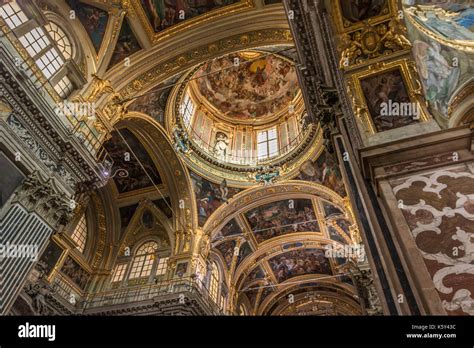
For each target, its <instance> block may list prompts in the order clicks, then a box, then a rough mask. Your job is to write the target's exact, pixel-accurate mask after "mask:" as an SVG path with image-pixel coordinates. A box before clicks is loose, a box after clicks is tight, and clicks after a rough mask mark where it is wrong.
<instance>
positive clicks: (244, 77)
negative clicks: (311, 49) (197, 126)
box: [195, 52, 298, 120]
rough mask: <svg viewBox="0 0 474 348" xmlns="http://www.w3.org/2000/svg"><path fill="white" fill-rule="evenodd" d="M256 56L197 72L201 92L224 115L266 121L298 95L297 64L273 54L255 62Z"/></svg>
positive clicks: (220, 61) (227, 58)
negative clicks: (267, 117) (236, 64)
mask: <svg viewBox="0 0 474 348" xmlns="http://www.w3.org/2000/svg"><path fill="white" fill-rule="evenodd" d="M255 54H256V53H253V52H251V53H245V52H244V53H238V54H230V55H227V56H225V57H222V58H219V59H215V60H213V61H211V62H208V63H206V64H205V65H204V66H203V67H202V68H201V69H200V70H199V71H198V72H197V73H196V75H195V76H196V77H197V78H199V79H198V80H197V84H198V88H199V91H200V93H201V94H202V95H203V96H204V97H205V98H206V99H207V100H208V101H209V102H211V103H212V104H213V105H214V106H215V107H216V108H217V109H218V110H220V112H221V113H222V114H223V115H225V116H228V117H232V118H234V119H236V120H248V119H252V118H263V117H265V116H269V115H272V114H274V113H276V112H278V111H281V110H282V109H283V108H284V107H287V106H288V105H289V104H290V102H291V101H292V100H293V99H294V97H295V96H296V93H297V91H298V79H297V77H296V70H295V67H294V65H293V64H292V63H290V62H288V61H286V60H283V59H282V58H279V57H277V56H275V55H272V54H270V55H267V56H263V57H262V58H261V59H257V60H255V59H256V58H255V57H254V55H255ZM257 57H258V56H257ZM250 60H253V61H251V62H249V63H246V62H247V61H250ZM236 61H238V62H239V65H238V66H237V67H236V66H235V62H236ZM223 69H224V70H223ZM221 70H223V71H222V72H220V71H221ZM204 75H206V76H204ZM229 101H232V102H229Z"/></svg>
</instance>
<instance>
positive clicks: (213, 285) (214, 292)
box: [209, 262, 219, 303]
mask: <svg viewBox="0 0 474 348" xmlns="http://www.w3.org/2000/svg"><path fill="white" fill-rule="evenodd" d="M209 295H210V296H211V299H212V300H213V301H214V302H215V303H217V299H218V295H219V269H218V268H217V265H216V263H215V262H214V263H213V264H212V269H211V281H210V283H209Z"/></svg>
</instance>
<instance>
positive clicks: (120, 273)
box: [112, 263, 127, 283]
mask: <svg viewBox="0 0 474 348" xmlns="http://www.w3.org/2000/svg"><path fill="white" fill-rule="evenodd" d="M126 270H127V264H126V263H120V264H118V265H117V266H115V269H114V273H113V274H112V283H115V282H121V281H122V280H123V278H124V276H125V271H126Z"/></svg>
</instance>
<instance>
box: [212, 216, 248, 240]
mask: <svg viewBox="0 0 474 348" xmlns="http://www.w3.org/2000/svg"><path fill="white" fill-rule="evenodd" d="M237 234H242V229H241V228H240V226H239V224H238V223H237V221H235V219H232V220H230V221H229V222H228V223H227V224H226V225H225V226H224V227H222V229H221V230H220V231H219V232H218V233H217V234H216V237H215V238H216V239H217V238H225V237H229V236H235V235H237Z"/></svg>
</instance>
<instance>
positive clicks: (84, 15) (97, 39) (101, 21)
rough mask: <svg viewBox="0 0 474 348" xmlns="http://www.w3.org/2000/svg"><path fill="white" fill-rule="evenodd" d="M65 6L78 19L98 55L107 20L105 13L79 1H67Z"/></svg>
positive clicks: (107, 16)
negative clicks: (67, 6)
mask: <svg viewBox="0 0 474 348" xmlns="http://www.w3.org/2000/svg"><path fill="white" fill-rule="evenodd" d="M67 4H68V5H69V7H70V8H71V10H73V11H74V12H75V14H76V18H77V19H79V21H80V22H81V24H82V25H83V26H84V29H85V30H86V32H87V34H89V37H90V39H91V41H92V45H93V46H94V48H95V51H96V53H98V52H99V50H100V46H101V44H102V40H103V39H104V34H105V29H106V28H107V22H108V20H109V15H108V13H107V11H104V10H101V9H99V8H97V7H93V6H89V5H87V4H84V3H82V2H80V1H79V0H67Z"/></svg>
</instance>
